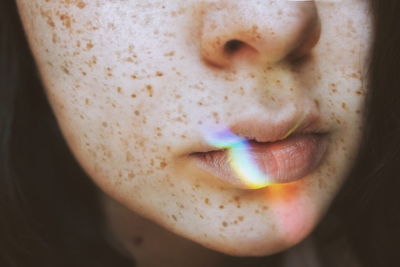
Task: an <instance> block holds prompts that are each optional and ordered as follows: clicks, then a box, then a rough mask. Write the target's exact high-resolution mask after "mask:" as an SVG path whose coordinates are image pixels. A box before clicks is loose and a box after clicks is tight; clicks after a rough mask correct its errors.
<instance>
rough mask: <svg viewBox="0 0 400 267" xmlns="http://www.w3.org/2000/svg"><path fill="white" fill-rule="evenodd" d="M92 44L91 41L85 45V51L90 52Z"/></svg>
mask: <svg viewBox="0 0 400 267" xmlns="http://www.w3.org/2000/svg"><path fill="white" fill-rule="evenodd" d="M93 46H94V45H93V43H92V41H89V42H88V43H87V44H86V49H87V50H90V49H92V48H93Z"/></svg>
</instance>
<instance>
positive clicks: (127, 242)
mask: <svg viewBox="0 0 400 267" xmlns="http://www.w3.org/2000/svg"><path fill="white" fill-rule="evenodd" d="M17 3H18V6H19V11H20V14H21V18H22V20H23V24H24V27H25V30H26V32H27V36H28V40H29V43H30V46H31V48H32V51H33V54H34V57H35V60H36V62H37V65H38V68H39V71H40V74H41V78H42V80H43V83H44V86H45V90H46V94H47V96H48V98H49V101H50V104H51V106H52V108H53V110H54V113H55V115H56V118H57V120H58V123H59V126H60V127H61V130H62V132H63V134H64V136H65V139H66V141H67V143H68V145H69V147H70V149H71V150H72V152H73V154H74V155H75V157H76V158H77V160H78V162H79V163H80V165H81V166H82V168H83V169H84V170H85V171H86V173H87V174H88V175H89V176H90V177H91V179H92V180H93V181H94V182H95V183H96V184H97V185H98V186H99V187H100V188H101V189H102V190H103V191H104V192H105V194H106V196H105V197H104V203H105V210H106V214H107V222H108V223H109V225H110V228H111V229H112V230H111V232H112V235H113V236H114V238H116V239H117V240H118V242H119V243H120V244H122V246H124V247H125V249H127V250H128V251H129V253H131V254H133V255H135V257H136V259H138V261H139V266H146V264H147V266H152V265H151V263H149V262H150V261H151V260H153V259H154V254H157V256H160V257H163V256H162V253H163V251H164V252H165V250H163V249H159V250H154V251H149V250H148V249H149V248H150V247H153V248H154V246H147V249H146V240H153V241H151V242H156V241H155V240H157V238H158V240H157V242H161V244H165V246H166V245H167V244H168V242H169V244H170V245H169V246H170V247H171V248H172V247H174V248H179V246H181V248H182V249H176V250H172V249H171V250H168V253H167V254H168V255H165V257H171V258H174V260H175V258H179V257H182V258H184V257H183V255H186V256H188V258H194V257H196V255H197V257H198V259H202V260H205V259H211V261H212V262H214V263H217V262H218V257H219V254H218V253H217V252H220V253H225V254H229V255H233V256H264V255H270V254H273V253H276V252H279V251H282V250H284V249H287V248H289V247H292V246H294V245H296V244H297V243H298V242H300V241H302V240H304V239H305V238H306V237H307V236H308V234H309V233H310V232H311V231H312V230H313V229H314V227H315V226H316V224H317V223H318V222H319V220H320V219H321V217H322V216H323V215H324V212H325V211H326V209H327V206H328V205H329V204H330V203H331V201H332V199H333V197H334V196H335V194H336V193H337V191H338V190H339V188H340V186H341V184H342V183H343V180H344V179H345V177H346V173H347V172H348V171H349V168H350V167H351V164H352V162H353V158H354V155H355V153H356V151H357V148H358V145H359V141H360V137H361V133H362V120H363V109H364V107H363V103H364V97H365V92H366V91H365V90H366V88H367V85H366V78H365V75H366V74H365V71H366V66H367V63H368V52H369V48H370V47H369V44H370V43H371V39H372V33H371V16H370V14H369V12H368V1H366V0H342V1H284V0H281V1H278V0H265V1H256V0H250V1H249V0H247V1H245V0H237V1H229V0H220V1H200V0H177V1H175V0H170V1H153V0H147V1H146V0H140V1H139V0H131V1H128V0H93V1H89V0H87V1H85V0H60V1H55V0H37V1H30V0H17ZM303 116H307V117H312V118H313V121H314V123H315V125H316V126H315V129H318V130H319V131H321V132H324V133H326V134H327V140H328V144H327V150H326V153H325V154H324V155H323V158H322V160H321V162H320V164H319V165H318V166H317V167H316V168H315V169H314V170H313V171H312V172H311V173H310V174H308V175H307V176H305V177H303V178H302V179H300V180H297V181H294V182H291V183H287V184H279V185H274V186H270V187H266V188H261V189H257V190H249V189H243V188H237V187H235V186H232V185H231V184H229V183H225V182H224V181H221V180H220V179H218V177H215V176H213V175H210V174H208V173H206V172H204V171H202V170H200V169H199V168H197V167H196V166H194V165H193V164H192V161H191V158H190V157H189V155H190V154H191V153H194V152H200V151H202V150H203V149H204V143H205V139H204V132H207V131H214V130H215V129H221V128H223V127H227V126H230V125H237V124H238V123H239V122H240V121H256V123H258V125H269V124H270V123H271V122H274V123H278V122H282V121H294V122H298V121H300V118H303ZM239 131H242V132H241V134H243V135H246V134H248V133H247V132H246V127H242V128H241V130H239ZM71 197H73V196H71ZM148 220H149V221H148ZM153 223H155V224H153ZM159 226H161V228H159ZM138 229H141V231H139V230H138ZM163 229H168V231H171V232H172V233H174V234H172V233H170V232H166V231H164V230H163ZM139 233H142V236H139ZM155 233H158V235H156V234H155ZM175 234H177V235H175ZM143 235H144V236H143ZM146 236H149V239H146ZM181 237H183V238H185V239H181ZM186 239H189V240H191V241H188V240H186ZM162 240H167V241H165V242H162ZM192 241H194V243H192ZM143 247H144V248H145V249H143ZM203 247H206V248H208V249H211V250H208V249H204V248H203ZM161 248H162V246H161ZM184 248H185V249H188V251H189V250H190V251H191V252H190V253H187V254H185V253H184V252H182V250H183V249H184ZM171 251H175V253H173V252H171ZM214 251H217V252H214ZM175 255H178V256H175ZM175 263H176V261H175ZM202 264H203V265H199V266H205V263H204V262H202ZM172 266H179V265H172ZM181 266H184V265H181ZM208 266H211V265H208ZM217 266H218V265H217Z"/></svg>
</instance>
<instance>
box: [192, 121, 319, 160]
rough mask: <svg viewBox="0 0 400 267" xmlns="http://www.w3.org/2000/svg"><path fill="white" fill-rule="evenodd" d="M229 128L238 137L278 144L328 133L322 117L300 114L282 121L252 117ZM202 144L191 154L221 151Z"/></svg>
mask: <svg viewBox="0 0 400 267" xmlns="http://www.w3.org/2000/svg"><path fill="white" fill-rule="evenodd" d="M228 128H229V130H230V131H231V132H232V133H234V134H235V135H237V136H240V137H242V138H244V139H247V140H249V141H255V142H259V143H267V142H276V141H280V140H284V139H286V138H288V137H289V136H296V135H302V134H309V133H326V132H327V131H326V130H325V129H323V127H322V126H321V121H320V117H319V116H318V114H315V113H308V114H298V115H296V116H292V117H289V118H285V119H281V120H280V121H274V120H271V119H268V118H261V117H257V116H250V117H246V118H244V119H241V120H238V121H236V122H234V123H233V124H231V125H229V126H228ZM200 143H201V145H200V146H199V147H197V148H196V151H194V152H193V153H191V154H196V153H207V152H211V151H218V150H221V149H218V148H216V147H214V146H212V145H210V144H208V143H207V142H206V141H205V140H202V141H201V142H200Z"/></svg>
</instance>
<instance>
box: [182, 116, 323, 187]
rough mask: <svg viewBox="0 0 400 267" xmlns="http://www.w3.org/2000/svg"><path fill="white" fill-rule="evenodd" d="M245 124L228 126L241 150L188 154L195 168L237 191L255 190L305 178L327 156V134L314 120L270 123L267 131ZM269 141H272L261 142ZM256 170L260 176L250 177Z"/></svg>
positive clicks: (216, 148) (211, 148) (222, 148)
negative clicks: (255, 178) (238, 141)
mask: <svg viewBox="0 0 400 267" xmlns="http://www.w3.org/2000/svg"><path fill="white" fill-rule="evenodd" d="M298 121H299V120H297V122H298ZM246 122H250V124H247V123H246ZM246 122H245V123H241V124H238V125H234V126H233V127H230V129H232V131H233V132H234V134H235V135H236V136H237V137H239V138H241V139H240V140H242V141H241V144H244V145H243V146H241V147H242V148H243V149H239V150H238V149H237V148H234V149H232V148H227V147H215V146H214V147H211V146H209V147H208V150H206V151H200V152H199V151H197V152H193V153H190V154H189V158H190V159H191V160H192V161H193V163H194V164H195V166H196V167H197V168H199V169H201V170H202V171H205V172H206V173H208V174H210V175H212V176H214V177H215V178H217V179H218V180H219V181H221V182H223V183H224V184H226V185H229V186H232V187H234V188H238V189H258V188H263V187H266V186H269V185H272V184H284V183H290V182H294V181H297V180H300V179H302V178H304V177H306V176H308V175H309V174H311V173H312V172H313V171H314V170H315V169H316V168H317V167H318V166H319V165H320V164H321V162H322V159H323V156H324V155H325V154H326V151H327V147H328V137H329V135H328V133H327V132H326V131H325V132H324V131H321V130H320V129H318V128H317V127H316V123H315V122H316V120H313V119H311V118H310V117H309V118H307V119H302V120H300V123H293V122H295V120H291V121H286V123H281V124H280V125H275V126H279V127H271V124H269V126H270V127H269V128H268V129H269V131H265V130H266V128H265V127H262V125H266V124H264V123H257V121H250V120H247V121H246ZM293 125H296V126H295V127H293ZM263 128H264V129H263ZM271 129H273V130H275V131H271ZM279 134H280V136H281V138H279V137H278V136H279ZM248 137H250V138H248ZM268 139H269V140H272V141H264V140H268ZM260 140H261V141H260ZM218 148H219V149H218ZM234 150H236V151H234ZM243 155H244V156H245V157H247V159H248V160H246V159H245V158H243ZM246 155H247V156H246ZM249 163H250V164H249ZM255 169H256V170H257V173H258V174H257V175H256V176H258V177H261V178H257V179H258V180H254V179H253V180H252V178H251V176H254V170H255ZM260 179H261V180H260Z"/></svg>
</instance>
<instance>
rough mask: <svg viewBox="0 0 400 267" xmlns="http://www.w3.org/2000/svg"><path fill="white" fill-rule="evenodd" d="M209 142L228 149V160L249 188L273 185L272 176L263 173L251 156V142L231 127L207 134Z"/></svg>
mask: <svg viewBox="0 0 400 267" xmlns="http://www.w3.org/2000/svg"><path fill="white" fill-rule="evenodd" d="M205 137H206V140H207V142H208V143H209V144H211V145H213V146H215V147H216V148H220V149H228V161H229V165H230V166H231V168H232V170H233V171H234V172H235V173H236V175H237V176H238V177H239V179H240V180H241V181H242V182H243V183H244V184H245V185H246V186H248V187H249V188H252V189H258V188H263V187H266V186H269V185H272V184H273V182H272V181H271V179H270V177H268V175H267V174H265V173H263V172H262V171H261V170H260V169H259V167H258V166H257V163H256V162H255V160H254V159H253V158H252V156H251V152H250V145H249V142H248V141H247V140H246V139H244V138H242V137H240V136H237V135H235V134H234V133H232V132H231V131H230V130H229V129H226V130H223V131H221V132H218V133H215V134H206V135H205Z"/></svg>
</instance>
